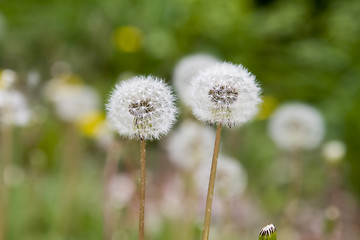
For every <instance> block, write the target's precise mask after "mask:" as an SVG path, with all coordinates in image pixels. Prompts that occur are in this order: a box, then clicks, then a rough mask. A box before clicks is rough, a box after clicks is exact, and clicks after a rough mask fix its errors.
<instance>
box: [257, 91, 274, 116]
mask: <svg viewBox="0 0 360 240" xmlns="http://www.w3.org/2000/svg"><path fill="white" fill-rule="evenodd" d="M262 99H263V102H262V104H261V105H260V110H259V113H258V115H257V119H258V120H265V119H267V118H269V117H270V115H271V114H272V112H273V111H274V110H275V108H276V106H277V105H278V100H277V99H276V98H275V97H273V96H263V97H262Z"/></svg>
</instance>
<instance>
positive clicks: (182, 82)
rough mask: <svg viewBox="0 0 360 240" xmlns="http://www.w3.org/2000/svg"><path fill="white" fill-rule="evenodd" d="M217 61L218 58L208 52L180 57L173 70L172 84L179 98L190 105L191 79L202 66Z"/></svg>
mask: <svg viewBox="0 0 360 240" xmlns="http://www.w3.org/2000/svg"><path fill="white" fill-rule="evenodd" d="M216 63H219V60H218V59H217V58H215V57H213V56H211V55H208V54H203V53H202V54H193V55H189V56H186V57H184V58H182V59H181V60H180V61H179V62H178V63H177V65H176V67H175V70H174V76H173V81H174V86H175V89H176V91H177V93H178V94H179V97H180V99H181V100H182V101H183V102H184V103H185V104H186V105H188V106H191V101H192V100H191V99H192V95H191V81H192V79H193V78H194V77H195V76H196V75H197V74H198V73H199V72H200V71H201V70H203V69H204V68H207V67H209V66H211V65H214V64H216Z"/></svg>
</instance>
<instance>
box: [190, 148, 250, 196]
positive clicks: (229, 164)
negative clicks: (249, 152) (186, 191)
mask: <svg viewBox="0 0 360 240" xmlns="http://www.w3.org/2000/svg"><path fill="white" fill-rule="evenodd" d="M209 171H210V164H208V163H204V164H203V165H202V166H200V167H199V168H198V169H197V171H196V172H195V182H196V186H197V189H198V191H199V193H201V194H206V192H207V189H206V185H207V177H208V176H209ZM246 185H247V174H246V171H245V170H244V169H243V167H242V166H241V165H240V163H239V162H238V160H236V159H233V158H231V157H228V156H226V155H222V154H220V155H219V164H218V167H217V172H216V186H215V192H216V193H217V195H218V196H220V197H222V198H224V199H233V198H234V197H237V196H240V195H241V194H243V192H244V191H245V189H246Z"/></svg>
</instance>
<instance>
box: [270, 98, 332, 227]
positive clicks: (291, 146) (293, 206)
mask: <svg viewBox="0 0 360 240" xmlns="http://www.w3.org/2000/svg"><path fill="white" fill-rule="evenodd" d="M268 132H269V135H270V137H271V138H272V139H273V141H274V142H275V144H276V145H277V146H278V147H279V148H280V149H282V150H283V151H285V152H287V153H289V154H290V159H291V166H290V167H291V169H290V175H291V176H290V177H291V180H290V185H291V186H290V187H289V192H288V197H287V198H288V199H287V202H288V206H287V207H286V208H287V209H286V210H287V211H285V216H284V218H283V222H284V223H286V224H289V225H292V224H293V220H294V217H295V216H296V214H297V211H298V204H299V198H300V196H301V191H302V187H303V186H302V185H303V183H302V182H303V177H304V176H303V175H304V173H303V161H302V159H301V154H302V153H303V152H304V151H309V150H313V149H315V148H316V147H318V146H319V145H320V143H321V141H322V139H323V137H324V132H325V126H324V121H323V118H322V115H321V113H320V112H319V111H318V110H316V109H315V108H313V107H312V106H309V105H307V104H303V103H299V102H293V103H286V104H283V105H282V106H280V107H279V108H278V109H277V110H276V111H275V112H274V113H273V115H272V117H271V119H270V121H269V125H268Z"/></svg>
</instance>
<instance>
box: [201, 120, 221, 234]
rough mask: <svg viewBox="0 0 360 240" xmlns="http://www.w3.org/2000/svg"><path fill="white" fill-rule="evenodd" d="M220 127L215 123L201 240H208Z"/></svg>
mask: <svg viewBox="0 0 360 240" xmlns="http://www.w3.org/2000/svg"><path fill="white" fill-rule="evenodd" d="M221 127H222V124H221V123H217V128H216V137H215V146H214V153H213V158H212V164H211V172H210V180H209V188H208V194H207V199H206V209H205V220H204V230H203V236H202V240H208V239H209V232H210V218H211V208H212V200H213V195H214V186H215V177H216V168H217V161H218V157H219V148H220V139H221Z"/></svg>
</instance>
